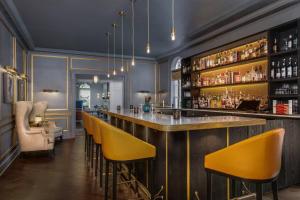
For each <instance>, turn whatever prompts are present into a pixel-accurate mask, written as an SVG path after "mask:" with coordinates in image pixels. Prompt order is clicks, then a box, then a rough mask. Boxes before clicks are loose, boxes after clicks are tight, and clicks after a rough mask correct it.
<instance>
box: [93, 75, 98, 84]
mask: <svg viewBox="0 0 300 200" xmlns="http://www.w3.org/2000/svg"><path fill="white" fill-rule="evenodd" d="M98 80H99V78H98V76H96V75H95V76H94V83H95V84H96V83H98Z"/></svg>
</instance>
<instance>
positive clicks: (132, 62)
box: [131, 0, 135, 66]
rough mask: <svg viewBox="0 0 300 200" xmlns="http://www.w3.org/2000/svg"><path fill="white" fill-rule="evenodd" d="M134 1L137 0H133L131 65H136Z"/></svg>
mask: <svg viewBox="0 0 300 200" xmlns="http://www.w3.org/2000/svg"><path fill="white" fill-rule="evenodd" d="M134 3H135V0H131V14H132V16H131V26H132V60H131V66H135V56H134Z"/></svg>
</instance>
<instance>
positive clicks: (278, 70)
mask: <svg viewBox="0 0 300 200" xmlns="http://www.w3.org/2000/svg"><path fill="white" fill-rule="evenodd" d="M280 76H281V70H280V62H279V61H278V62H277V67H276V78H277V79H278V78H280Z"/></svg>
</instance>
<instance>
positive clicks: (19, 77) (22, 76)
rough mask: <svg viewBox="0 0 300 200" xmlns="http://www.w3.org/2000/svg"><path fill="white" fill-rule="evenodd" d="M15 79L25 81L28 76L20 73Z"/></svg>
mask: <svg viewBox="0 0 300 200" xmlns="http://www.w3.org/2000/svg"><path fill="white" fill-rule="evenodd" d="M17 78H18V79H21V80H27V79H28V76H27V75H26V74H25V73H21V74H18V75H17Z"/></svg>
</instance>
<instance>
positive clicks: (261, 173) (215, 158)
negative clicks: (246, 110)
mask: <svg viewBox="0 0 300 200" xmlns="http://www.w3.org/2000/svg"><path fill="white" fill-rule="evenodd" d="M284 132H285V131H284V129H274V130H271V131H268V132H265V133H262V134H260V135H257V136H254V137H251V138H249V139H246V140H244V141H242V142H239V143H236V144H234V145H231V146H229V147H227V148H225V149H222V150H219V151H216V152H214V153H211V154H208V155H206V156H205V162H204V165H205V166H204V167H205V169H206V172H207V200H211V199H212V189H211V187H212V181H211V178H212V173H216V174H219V175H222V176H226V177H229V178H232V179H238V180H245V181H248V182H253V183H255V184H256V199H257V200H262V195H263V194H262V184H263V183H272V192H273V198H274V199H275V200H278V194H277V190H278V189H277V187H278V186H277V178H278V175H279V172H280V168H281V156H282V145H283V140H284Z"/></svg>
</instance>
